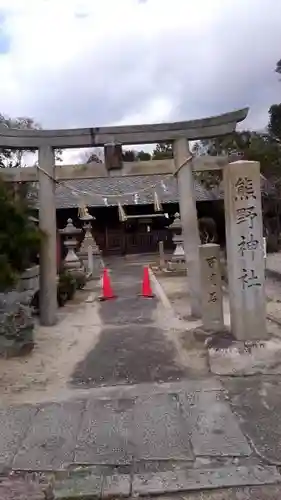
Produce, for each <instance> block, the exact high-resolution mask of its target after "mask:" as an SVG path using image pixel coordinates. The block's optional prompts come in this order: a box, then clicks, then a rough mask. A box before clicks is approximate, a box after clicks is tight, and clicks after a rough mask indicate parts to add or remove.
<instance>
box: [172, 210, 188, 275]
mask: <svg viewBox="0 0 281 500" xmlns="http://www.w3.org/2000/svg"><path fill="white" fill-rule="evenodd" d="M169 229H170V230H171V231H172V232H173V238H172V240H173V242H174V243H175V245H176V248H175V250H174V252H173V255H172V259H171V262H170V270H182V269H186V260H185V253H184V248H183V236H182V224H181V220H180V214H179V213H178V212H177V213H176V214H175V219H174V222H173V223H172V224H171V225H170V227H169Z"/></svg>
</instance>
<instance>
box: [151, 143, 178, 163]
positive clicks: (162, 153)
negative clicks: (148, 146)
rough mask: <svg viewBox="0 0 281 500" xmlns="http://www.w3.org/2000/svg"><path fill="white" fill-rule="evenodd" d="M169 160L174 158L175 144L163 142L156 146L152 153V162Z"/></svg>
mask: <svg viewBox="0 0 281 500" xmlns="http://www.w3.org/2000/svg"><path fill="white" fill-rule="evenodd" d="M169 158H173V143H172V142H162V143H161V144H156V147H155V149H154V150H153V152H152V160H164V159H169Z"/></svg>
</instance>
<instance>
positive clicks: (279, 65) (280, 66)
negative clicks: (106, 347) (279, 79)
mask: <svg viewBox="0 0 281 500" xmlns="http://www.w3.org/2000/svg"><path fill="white" fill-rule="evenodd" d="M275 72H276V73H278V74H279V75H281V59H280V60H279V61H278V62H277V63H276V68H275Z"/></svg>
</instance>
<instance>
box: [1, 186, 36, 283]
mask: <svg viewBox="0 0 281 500" xmlns="http://www.w3.org/2000/svg"><path fill="white" fill-rule="evenodd" d="M30 215H31V207H30V206H29V205H28V202H27V200H26V198H24V197H18V198H17V199H15V197H14V195H13V193H12V191H11V188H9V186H7V184H5V183H4V182H3V180H1V178H0V291H5V290H6V289H9V288H11V287H12V286H13V285H14V284H15V283H16V281H17V278H18V277H19V276H20V274H21V273H22V272H23V271H24V270H25V269H26V268H27V267H29V266H30V264H31V263H32V260H33V257H34V255H37V253H38V252H39V246H40V241H41V238H42V233H41V232H40V230H39V229H38V228H37V227H36V226H35V225H34V223H33V222H31V221H30Z"/></svg>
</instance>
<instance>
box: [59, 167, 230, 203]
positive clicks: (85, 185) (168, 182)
mask: <svg viewBox="0 0 281 500" xmlns="http://www.w3.org/2000/svg"><path fill="white" fill-rule="evenodd" d="M66 184H67V186H68V187H66V186H65V185H63V183H61V184H59V185H58V186H57V187H56V207H57V208H73V207H77V204H78V202H79V198H81V197H83V196H84V194H83V193H81V194H80V195H79V194H78V195H75V190H79V191H80V192H85V193H88V194H85V200H86V202H87V204H88V205H89V206H93V207H95V206H105V204H106V203H107V204H108V205H112V206H114V205H117V203H118V201H120V203H121V204H122V205H134V204H135V203H134V194H135V193H137V194H138V204H140V205H145V204H149V203H153V199H154V191H156V192H157V194H158V197H159V200H160V201H161V202H162V203H176V202H178V196H179V195H178V188H177V181H176V179H175V177H174V176H173V175H169V174H168V175H133V176H122V177H121V176H120V177H115V176H114V177H96V178H94V179H79V180H72V181H67V183H66ZM71 188H73V191H71ZM194 190H195V196H196V201H197V202H200V201H211V200H216V199H218V198H221V197H222V196H221V194H220V193H216V194H215V193H214V192H213V191H211V190H208V189H206V188H204V187H203V186H202V184H201V183H200V182H198V181H196V180H194ZM114 195H115V196H114ZM104 198H107V199H106V201H105V200H104Z"/></svg>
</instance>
